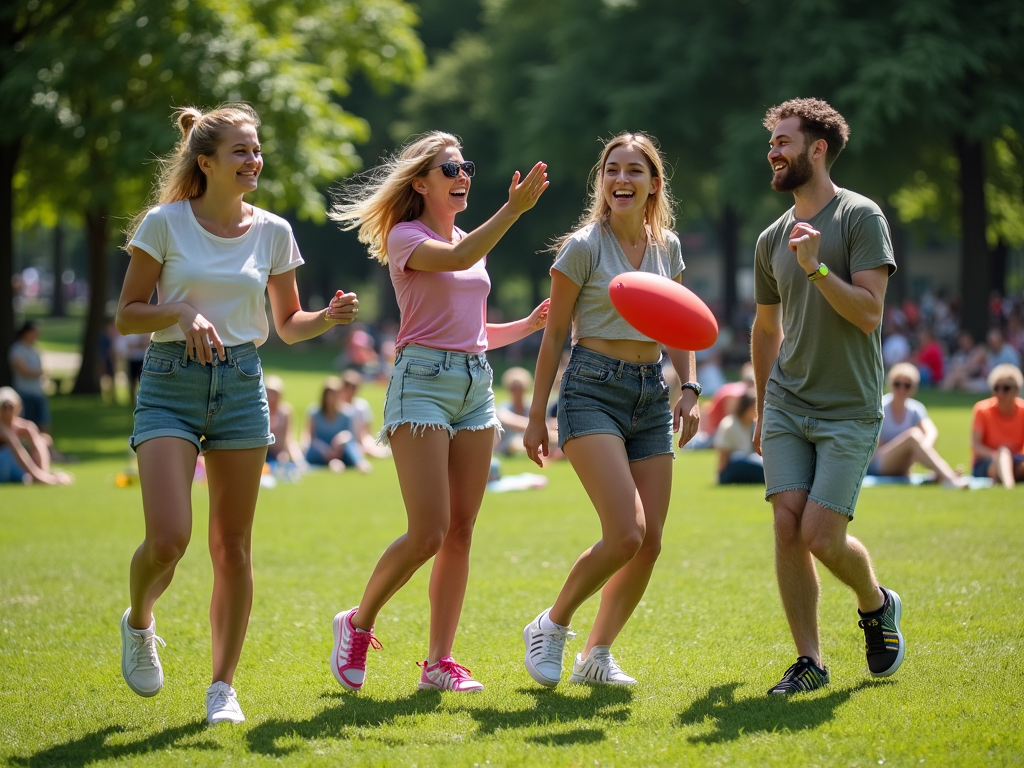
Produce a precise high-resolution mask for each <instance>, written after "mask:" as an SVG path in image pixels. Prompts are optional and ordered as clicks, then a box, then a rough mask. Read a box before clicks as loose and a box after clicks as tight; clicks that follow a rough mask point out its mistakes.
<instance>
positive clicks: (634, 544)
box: [604, 525, 647, 563]
mask: <svg viewBox="0 0 1024 768" xmlns="http://www.w3.org/2000/svg"><path fill="white" fill-rule="evenodd" d="M646 533H647V532H646V530H645V529H644V526H643V525H633V526H630V527H629V528H626V529H624V530H621V531H617V532H616V533H615V534H614V535H613V536H612V537H611V538H610V539H605V541H604V546H605V547H607V549H608V552H609V554H610V555H611V556H612V559H613V560H615V561H616V562H619V563H628V562H629V561H630V560H632V559H633V558H634V557H636V555H637V553H638V552H639V551H640V548H641V547H642V546H643V544H644V537H645V535H646Z"/></svg>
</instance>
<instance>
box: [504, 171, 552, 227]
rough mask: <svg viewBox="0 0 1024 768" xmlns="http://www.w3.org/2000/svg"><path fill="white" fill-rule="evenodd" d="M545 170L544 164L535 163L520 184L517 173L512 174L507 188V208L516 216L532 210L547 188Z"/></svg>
mask: <svg viewBox="0 0 1024 768" xmlns="http://www.w3.org/2000/svg"><path fill="white" fill-rule="evenodd" d="M547 168H548V167H547V165H546V164H545V163H537V164H536V165H535V166H533V168H532V169H531V170H530V172H529V173H528V174H526V178H525V179H523V180H522V182H520V181H519V171H516V172H515V173H514V174H512V184H511V185H510V186H509V188H508V206H509V208H511V209H512V210H513V211H514V212H515V214H516V215H517V216H518V215H519V214H521V213H526V212H527V211H528V210H530V209H531V208H533V206H534V205H536V204H537V200H538V198H540V196H541V193H542V192H544V190H545V189H547V188H548V183H549V182H548V174H547Z"/></svg>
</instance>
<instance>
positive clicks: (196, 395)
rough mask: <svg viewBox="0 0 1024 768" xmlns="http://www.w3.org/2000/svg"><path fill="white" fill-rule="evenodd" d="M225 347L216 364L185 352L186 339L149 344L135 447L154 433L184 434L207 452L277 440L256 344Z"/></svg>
mask: <svg viewBox="0 0 1024 768" xmlns="http://www.w3.org/2000/svg"><path fill="white" fill-rule="evenodd" d="M224 352H225V355H224V359H223V360H221V359H219V357H218V356H217V350H216V349H215V350H214V352H213V354H214V363H213V364H212V365H210V364H207V365H201V364H199V363H197V362H195V361H194V360H190V359H188V357H187V356H186V355H185V342H184V341H165V342H160V343H152V344H150V345H149V350H148V351H147V352H146V359H145V360H144V361H143V363H142V375H141V377H140V378H139V397H138V401H137V402H136V404H135V431H134V433H133V434H132V436H131V439H130V440H129V441H128V442H129V445H131V447H132V448H134V449H136V450H137V449H138V447H139V445H140V444H141V443H144V442H146V441H147V440H152V439H153V438H154V437H180V438H181V439H182V440H188V441H189V442H190V443H192V444H193V445H195V447H196V449H197V450H199V451H201V452H203V453H205V452H206V451H221V450H242V449H246V448H261V447H263V446H266V445H272V444H273V443H274V436H273V435H272V434H271V432H270V409H269V407H268V406H267V391H266V389H265V388H264V386H263V366H262V364H261V363H260V356H259V353H258V352H257V351H256V345H255V344H252V343H249V344H239V345H238V346H236V347H227V348H225V350H224Z"/></svg>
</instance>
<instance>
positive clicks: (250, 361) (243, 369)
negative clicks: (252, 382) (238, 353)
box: [235, 355, 263, 379]
mask: <svg viewBox="0 0 1024 768" xmlns="http://www.w3.org/2000/svg"><path fill="white" fill-rule="evenodd" d="M235 370H236V371H237V372H238V376H239V378H242V379H258V378H259V377H260V374H261V373H263V366H261V365H260V359H259V357H257V356H256V355H253V356H252V357H244V358H242V359H241V360H236V361H235Z"/></svg>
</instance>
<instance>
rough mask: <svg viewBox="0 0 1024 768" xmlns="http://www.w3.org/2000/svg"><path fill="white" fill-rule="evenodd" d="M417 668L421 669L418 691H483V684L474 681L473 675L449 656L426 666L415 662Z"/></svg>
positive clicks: (424, 663) (420, 662)
mask: <svg viewBox="0 0 1024 768" xmlns="http://www.w3.org/2000/svg"><path fill="white" fill-rule="evenodd" d="M416 666H417V667H423V672H422V673H421V674H420V690H421V691H427V690H436V691H462V692H463V693H477V692H479V691H482V690H483V689H484V684H483V683H481V682H479V681H477V680H474V679H473V674H472V673H471V672H470V671H469V670H468V669H466V668H465V667H464V666H462V665H461V664H458V663H456V661H455V659H453V658H452V657H451V656H445V657H444V658H443V659H441V660H440V661H439V662H437V663H436V664H430V665H429V666H428V665H427V662H425V661H417V662H416Z"/></svg>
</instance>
